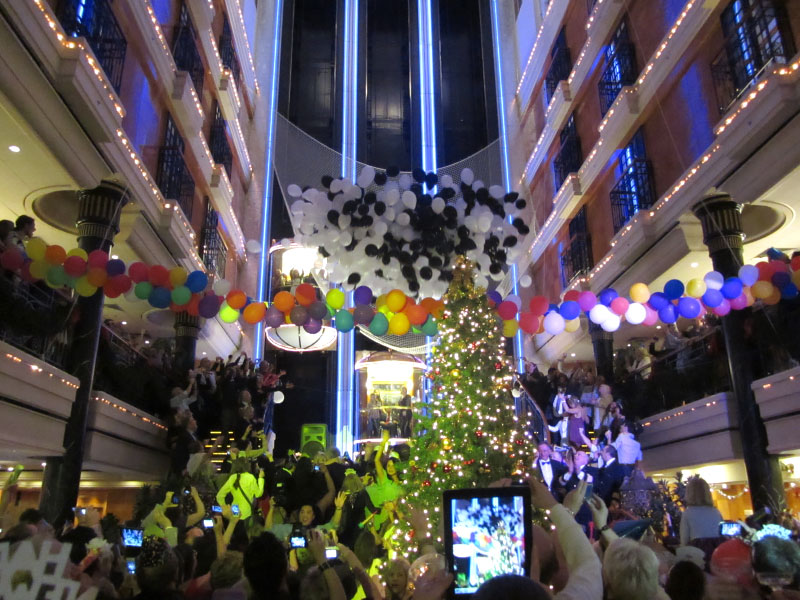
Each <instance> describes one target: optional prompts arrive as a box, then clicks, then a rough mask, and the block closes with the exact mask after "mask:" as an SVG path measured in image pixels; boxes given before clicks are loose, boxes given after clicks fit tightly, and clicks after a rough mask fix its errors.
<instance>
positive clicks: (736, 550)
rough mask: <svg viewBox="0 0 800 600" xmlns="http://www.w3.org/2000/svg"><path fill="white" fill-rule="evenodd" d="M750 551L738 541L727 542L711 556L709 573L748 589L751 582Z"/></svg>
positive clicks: (718, 547)
mask: <svg viewBox="0 0 800 600" xmlns="http://www.w3.org/2000/svg"><path fill="white" fill-rule="evenodd" d="M751 556H752V550H751V549H750V546H748V545H747V544H745V543H744V542H743V541H742V540H740V539H732V540H727V541H725V542H723V543H721V544H720V545H719V546H717V547H716V549H715V550H714V553H713V554H712V555H711V561H710V562H711V573H713V574H714V575H716V576H717V577H720V578H721V579H724V580H727V581H730V582H734V583H737V584H739V585H740V586H743V587H749V586H750V585H751V583H752V580H753V568H752V566H751V565H752V558H751Z"/></svg>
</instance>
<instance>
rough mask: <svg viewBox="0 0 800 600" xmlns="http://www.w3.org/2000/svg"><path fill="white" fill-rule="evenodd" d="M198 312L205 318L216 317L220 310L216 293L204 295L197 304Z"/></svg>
mask: <svg viewBox="0 0 800 600" xmlns="http://www.w3.org/2000/svg"><path fill="white" fill-rule="evenodd" d="M197 312H198V314H199V315H200V316H201V317H203V318H204V319H212V318H214V317H215V316H216V315H217V313H218V312H219V298H218V297H217V296H216V295H215V294H208V295H206V296H203V297H202V298H200V303H199V304H198V305H197Z"/></svg>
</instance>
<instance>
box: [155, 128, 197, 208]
mask: <svg viewBox="0 0 800 600" xmlns="http://www.w3.org/2000/svg"><path fill="white" fill-rule="evenodd" d="M156 184H157V185H158V187H159V189H160V190H161V193H162V194H163V195H164V198H165V199H167V200H172V201H174V202H177V203H178V205H179V206H180V207H181V209H182V210H183V214H185V215H186V218H187V219H191V218H192V202H193V200H194V179H192V174H191V173H190V172H189V169H188V167H187V166H186V161H185V160H184V159H183V139H182V138H181V135H180V133H179V132H178V128H177V127H176V126H175V121H173V120H172V116H171V115H167V127H166V131H165V133H164V144H163V145H162V146H161V149H160V150H159V151H158V171H157V172H156Z"/></svg>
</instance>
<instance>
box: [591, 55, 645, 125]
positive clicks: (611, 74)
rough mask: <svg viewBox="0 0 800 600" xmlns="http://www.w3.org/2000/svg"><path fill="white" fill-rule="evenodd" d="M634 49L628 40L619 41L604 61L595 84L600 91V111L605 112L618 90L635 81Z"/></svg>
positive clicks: (636, 72) (615, 97) (612, 102)
mask: <svg viewBox="0 0 800 600" xmlns="http://www.w3.org/2000/svg"><path fill="white" fill-rule="evenodd" d="M637 75H638V71H637V70H636V50H635V48H634V46H633V44H631V43H630V42H620V43H618V45H617V48H616V51H615V52H614V54H613V55H611V57H609V59H608V60H607V61H606V68H605V70H604V71H603V75H602V77H600V81H599V82H598V84H597V87H598V91H599V92H600V112H601V113H602V114H604V115H605V114H606V113H607V112H608V109H609V108H611V105H612V104H614V100H616V99H617V96H618V95H619V93H620V91H621V90H622V88H623V87H625V86H626V85H633V84H634V83H635V82H636V77H637Z"/></svg>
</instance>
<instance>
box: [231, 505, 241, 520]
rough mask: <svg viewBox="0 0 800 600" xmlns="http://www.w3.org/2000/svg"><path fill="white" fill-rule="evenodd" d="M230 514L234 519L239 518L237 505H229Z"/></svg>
mask: <svg viewBox="0 0 800 600" xmlns="http://www.w3.org/2000/svg"><path fill="white" fill-rule="evenodd" d="M231 514H232V515H233V516H234V517H238V516H239V514H240V513H239V505H238V504H231Z"/></svg>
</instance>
